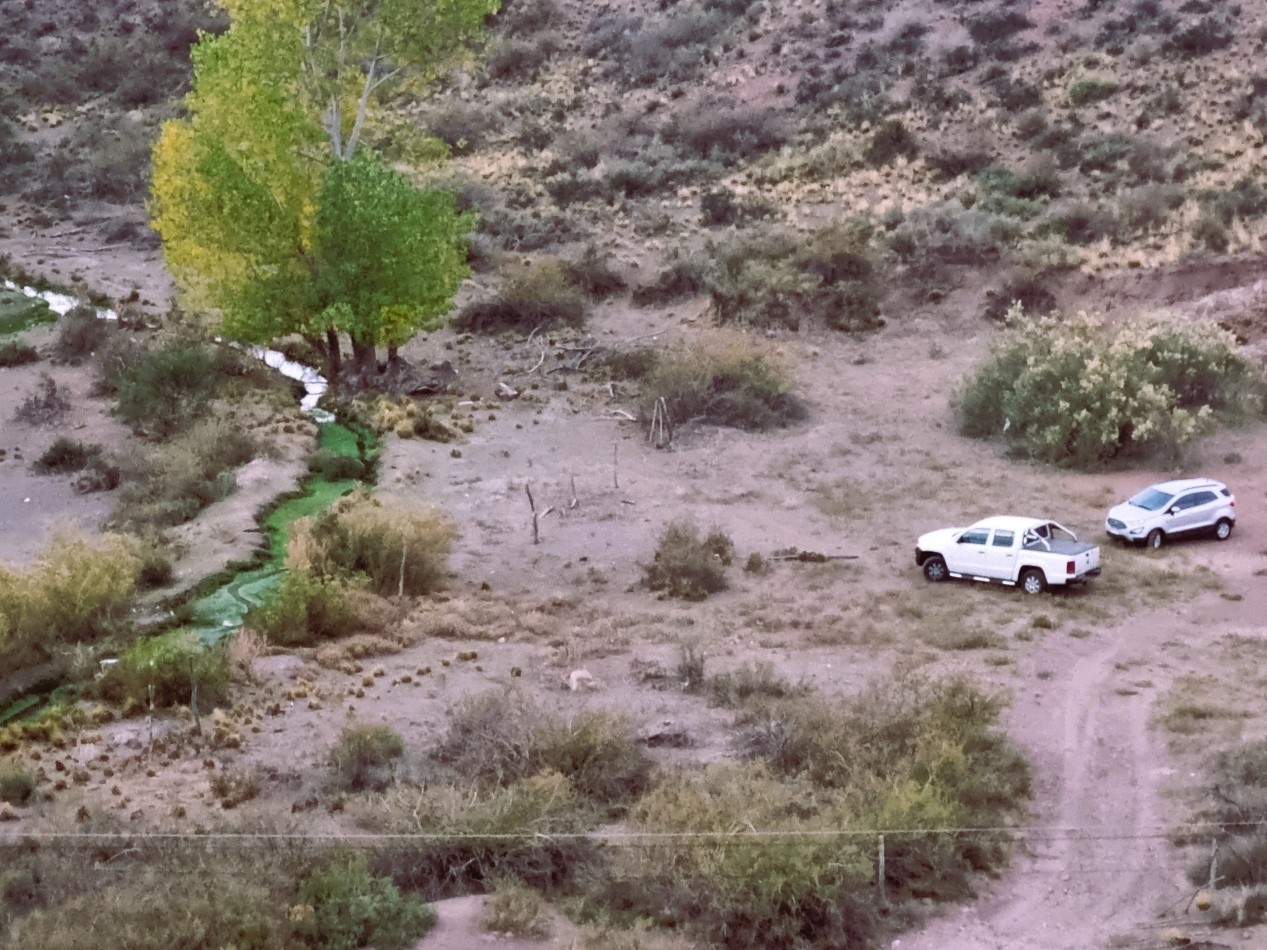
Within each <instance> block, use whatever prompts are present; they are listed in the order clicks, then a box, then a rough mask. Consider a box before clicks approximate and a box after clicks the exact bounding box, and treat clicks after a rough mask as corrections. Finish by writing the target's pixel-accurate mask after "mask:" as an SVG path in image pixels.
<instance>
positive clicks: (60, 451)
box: [34, 435, 101, 475]
mask: <svg viewBox="0 0 1267 950" xmlns="http://www.w3.org/2000/svg"><path fill="white" fill-rule="evenodd" d="M100 454H101V446H99V445H85V444H84V443H83V442H79V441H77V440H75V439H71V438H67V437H66V436H64V435H63V436H58V437H57V440H56V441H55V442H54V443H53V444H52V445H50V446H49V447H48V448H47V449H46V450H45V451H44V453H43V454H42V455H40V457H39V458H38V459H36V460H35V466H34V468H35V470H36V471H37V472H40V473H41V474H54V473H55V474H59V475H65V474H68V473H70V472H78V471H81V470H82V469H84V468H85V467H87V465H88V463H89V462H90V461H91V460H92V459H93V458H95V457H96V456H98V455H100Z"/></svg>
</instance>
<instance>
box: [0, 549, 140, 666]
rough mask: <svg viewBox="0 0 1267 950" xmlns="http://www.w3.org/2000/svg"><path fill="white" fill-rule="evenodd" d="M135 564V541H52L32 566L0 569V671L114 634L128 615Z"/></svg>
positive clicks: (136, 567) (135, 573) (137, 563)
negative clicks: (68, 646)
mask: <svg viewBox="0 0 1267 950" xmlns="http://www.w3.org/2000/svg"><path fill="white" fill-rule="evenodd" d="M139 566H140V564H139V561H138V559H137V557H136V554H135V546H134V544H133V542H132V541H131V540H130V539H128V538H124V537H120V536H118V535H106V536H105V537H103V538H101V539H100V540H98V541H96V542H94V543H89V542H88V541H87V540H85V539H83V538H78V537H75V536H73V535H59V536H57V537H55V538H54V539H53V540H52V541H51V542H50V543H49V545H48V547H47V548H45V549H44V551H43V552H41V554H40V555H39V556H38V557H37V558H36V561H35V563H34V564H33V565H31V566H30V567H27V568H24V569H21V570H12V569H0V672H10V671H12V670H14V669H19V668H21V666H22V665H24V661H32V662H33V661H37V660H39V659H48V658H49V657H50V656H51V655H52V651H53V649H54V648H55V647H57V646H60V645H63V644H71V643H87V642H91V641H93V640H98V639H100V638H102V637H104V636H106V635H108V634H110V633H112V632H114V631H115V630H116V629H117V628H118V626H119V625H120V623H121V621H122V620H123V618H124V617H125V615H126V608H127V604H128V600H129V598H130V597H131V596H132V592H133V590H134V588H135V585H136V575H137V571H138V569H139Z"/></svg>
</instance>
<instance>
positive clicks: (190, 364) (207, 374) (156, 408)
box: [118, 343, 217, 439]
mask: <svg viewBox="0 0 1267 950" xmlns="http://www.w3.org/2000/svg"><path fill="white" fill-rule="evenodd" d="M213 365H214V364H213V359H212V354H211V352H210V351H209V350H208V349H207V348H206V347H203V346H198V345H191V344H187V343H173V344H169V345H168V346H165V347H163V348H162V349H158V350H153V351H151V352H150V353H147V354H146V355H145V357H144V358H143V359H142V360H141V361H140V363H139V364H138V365H136V366H135V367H132V368H131V372H130V373H129V374H128V375H127V376H124V377H122V378H121V379H119V381H118V412H119V416H120V418H122V419H123V420H124V421H125V422H127V423H128V424H129V425H131V426H133V427H134V428H136V429H137V430H138V431H141V432H144V433H146V434H147V435H150V436H152V437H154V438H158V439H166V438H170V437H171V436H172V435H174V434H175V433H177V432H179V431H181V430H182V429H185V428H187V427H188V426H189V425H190V423H192V422H193V421H194V420H195V419H197V418H198V417H199V416H201V415H202V414H203V413H204V412H205V411H206V407H207V404H208V403H209V402H210V401H211V397H212V396H213V395H214V394H215V390H216V385H217V380H216V376H215V373H214V372H213Z"/></svg>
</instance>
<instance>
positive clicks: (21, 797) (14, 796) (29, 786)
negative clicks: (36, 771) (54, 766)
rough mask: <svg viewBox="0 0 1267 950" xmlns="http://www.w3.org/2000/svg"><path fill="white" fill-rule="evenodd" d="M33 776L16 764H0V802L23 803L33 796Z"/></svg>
mask: <svg viewBox="0 0 1267 950" xmlns="http://www.w3.org/2000/svg"><path fill="white" fill-rule="evenodd" d="M35 786H36V780H35V776H34V775H32V774H31V773H30V772H28V771H27V770H26V769H24V768H21V767H19V766H17V765H8V764H6V765H0V802H8V803H9V804H10V805H25V804H27V803H28V802H29V801H30V800H31V799H32V798H34V797H35Z"/></svg>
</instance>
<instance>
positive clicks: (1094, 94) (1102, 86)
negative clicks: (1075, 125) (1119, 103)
mask: <svg viewBox="0 0 1267 950" xmlns="http://www.w3.org/2000/svg"><path fill="white" fill-rule="evenodd" d="M1117 89H1118V86H1117V83H1115V82H1113V81H1112V80H1111V79H1100V78H1099V77H1097V76H1087V77H1086V78H1085V79H1079V80H1078V81H1077V82H1075V83H1074V84H1073V85H1072V86H1070V87H1069V104H1070V105H1071V106H1073V107H1074V108H1075V109H1076V108H1078V107H1079V106H1084V105H1086V104H1087V103H1089V102H1100V101H1102V100H1104V99H1108V98H1109V97H1110V96H1112V95H1113V94H1114V93H1116V92H1117Z"/></svg>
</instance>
